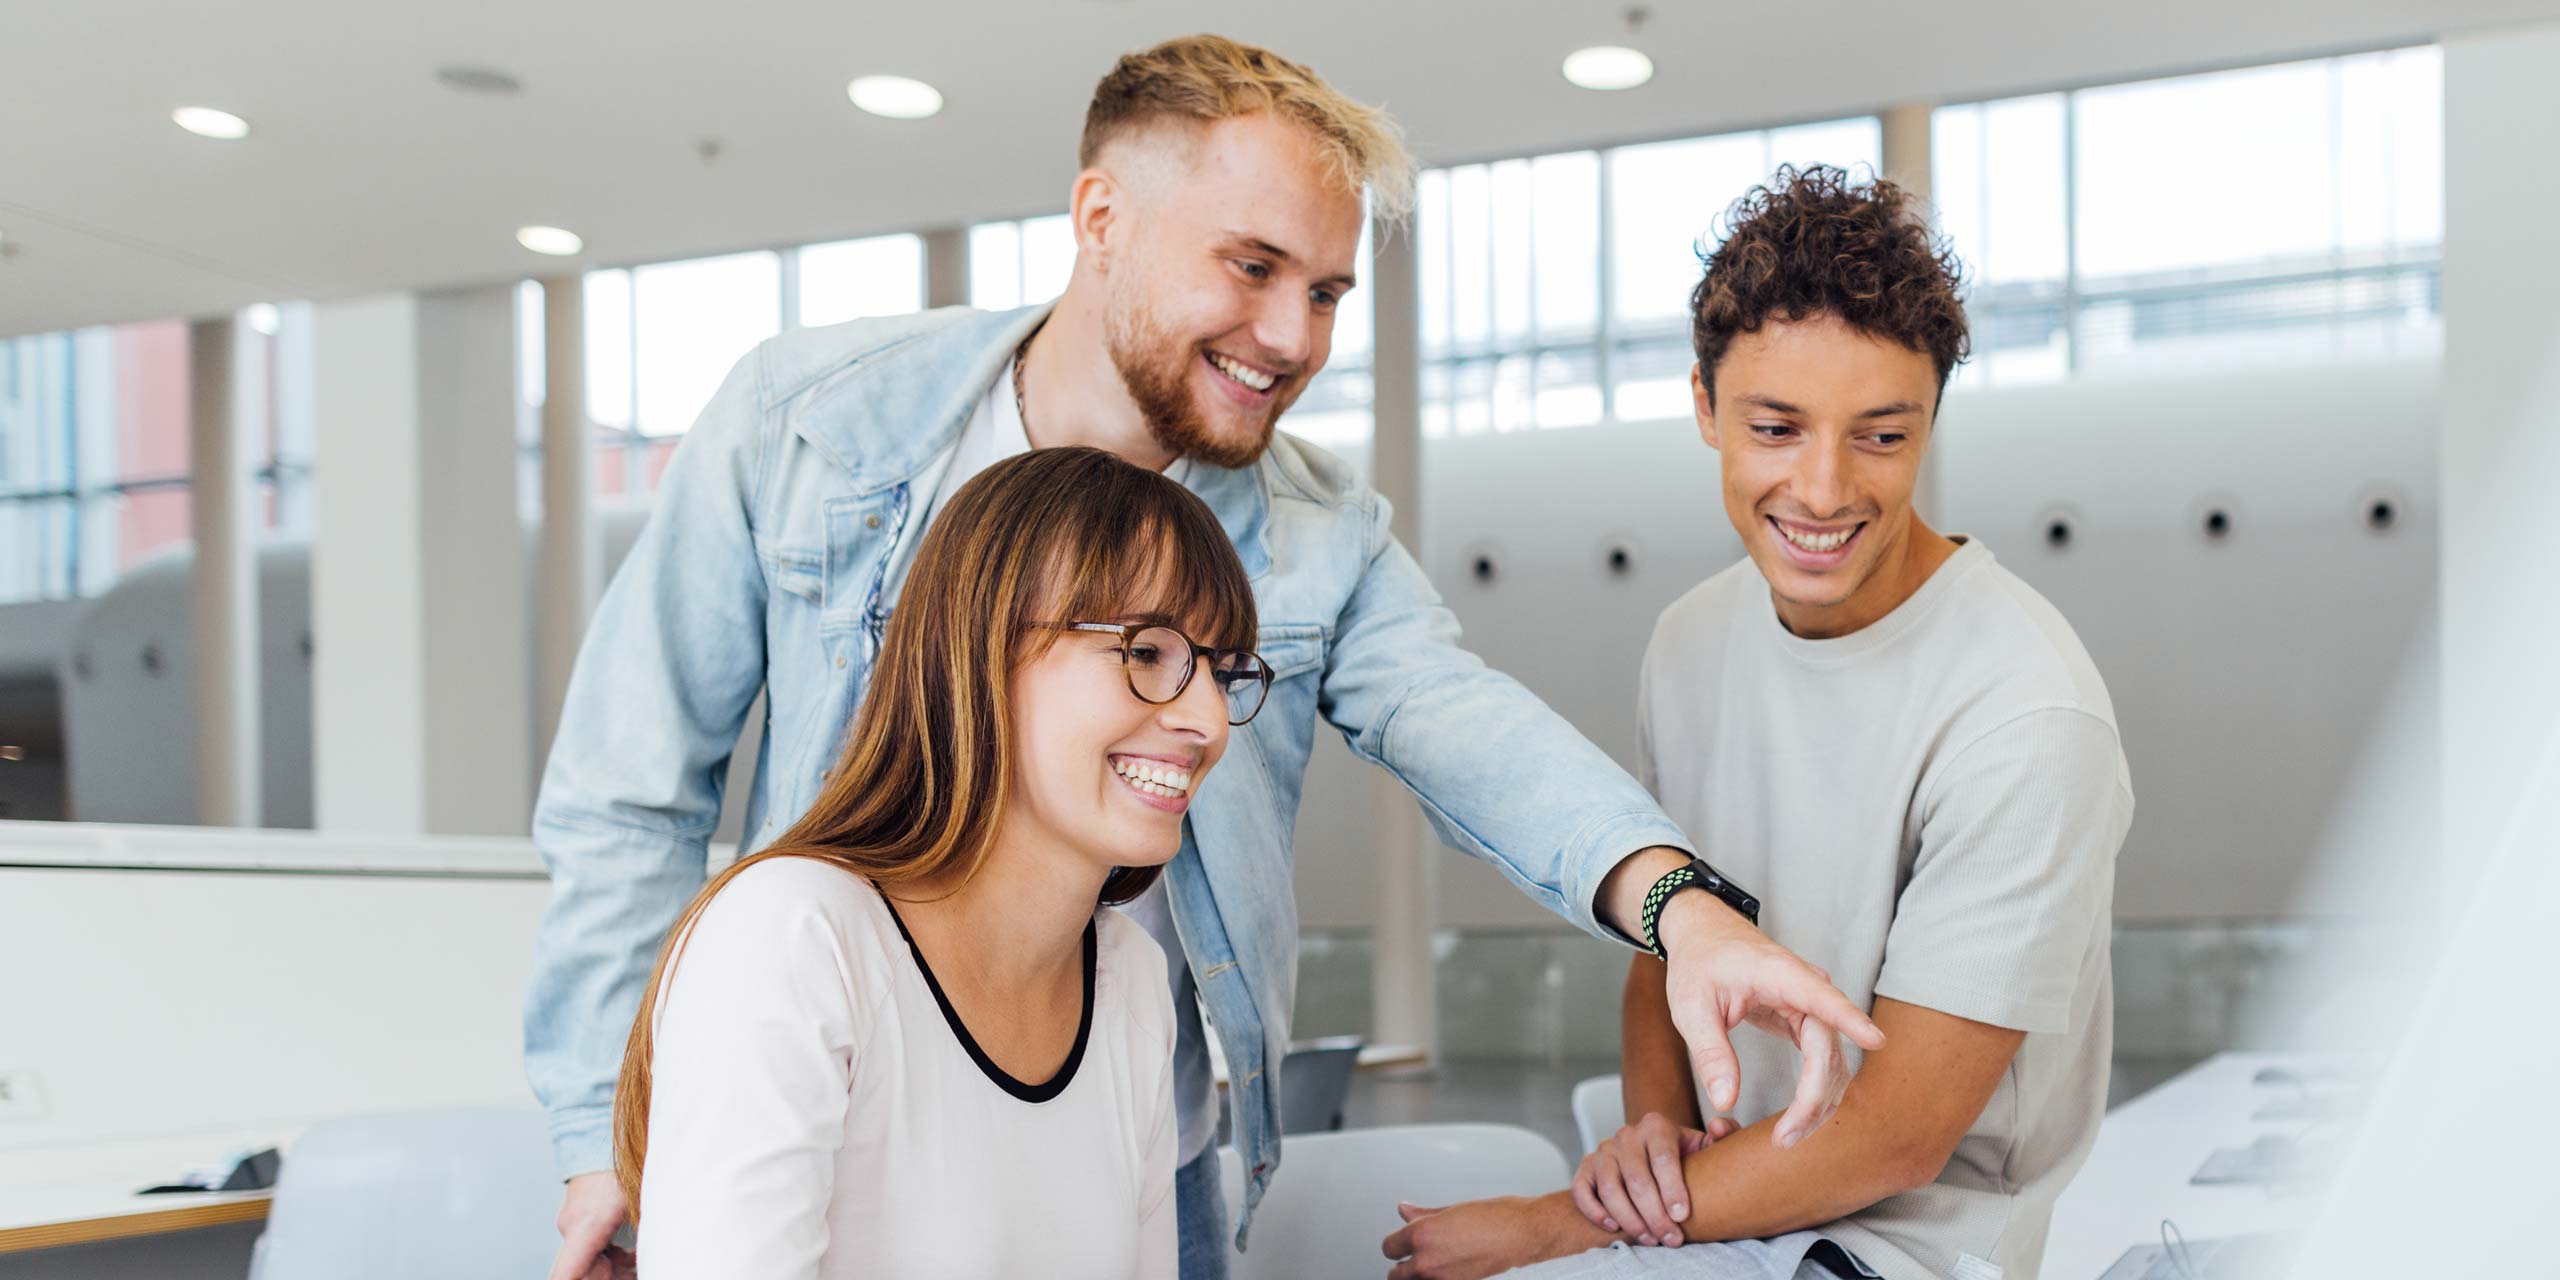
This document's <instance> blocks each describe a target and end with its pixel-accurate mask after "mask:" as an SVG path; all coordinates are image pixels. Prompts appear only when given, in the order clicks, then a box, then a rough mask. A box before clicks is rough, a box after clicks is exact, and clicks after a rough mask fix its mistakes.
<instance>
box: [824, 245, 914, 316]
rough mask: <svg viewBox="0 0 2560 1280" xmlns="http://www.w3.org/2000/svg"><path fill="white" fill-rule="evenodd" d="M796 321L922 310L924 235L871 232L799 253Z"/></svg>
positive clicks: (885, 314)
mask: <svg viewBox="0 0 2560 1280" xmlns="http://www.w3.org/2000/svg"><path fill="white" fill-rule="evenodd" d="M799 256H800V323H801V324H803V325H822V324H836V323H838V322H840V321H845V320H858V319H861V318H862V317H865V316H895V315H905V314H907V313H908V312H912V311H922V310H924V238H923V237H922V236H873V237H871V238H869V239H865V240H844V241H839V242H837V243H835V244H813V245H810V246H808V247H807V248H804V249H802V250H801V251H800V255H799Z"/></svg>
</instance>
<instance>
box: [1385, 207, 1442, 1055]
mask: <svg viewBox="0 0 2560 1280" xmlns="http://www.w3.org/2000/svg"><path fill="white" fill-rule="evenodd" d="M1374 239H1375V246H1376V252H1375V260H1374V261H1373V262H1372V263H1371V264H1370V270H1371V271H1372V272H1374V273H1375V275H1376V276H1377V279H1376V282H1375V284H1374V285H1373V287H1374V288H1375V289H1376V291H1377V292H1376V294H1375V295H1374V296H1375V299H1376V301H1375V303H1374V306H1375V309H1376V310H1375V314H1376V322H1375V325H1374V329H1375V333H1376V339H1375V348H1374V349H1375V351H1376V371H1377V401H1376V414H1375V423H1376V425H1375V426H1374V428H1373V434H1372V436H1371V440H1370V447H1369V472H1370V480H1371V483H1372V484H1374V485H1375V486H1376V487H1377V490H1378V492H1379V493H1380V494H1381V495H1383V496H1384V497H1385V498H1386V499H1387V501H1388V502H1389V503H1391V504H1393V506H1394V509H1395V522H1394V532H1395V536H1396V540H1397V541H1399V542H1402V543H1403V544H1404V545H1405V548H1406V549H1407V550H1409V551H1411V552H1413V554H1414V556H1415V557H1416V558H1417V559H1418V558H1420V557H1421V555H1422V309H1421V298H1422V285H1421V280H1420V277H1419V274H1418V270H1417V260H1416V257H1415V254H1414V244H1413V240H1414V236H1413V232H1412V230H1411V229H1410V228H1409V227H1408V228H1403V229H1394V230H1390V229H1388V228H1386V227H1383V226H1382V227H1379V228H1377V230H1376V234H1375V237H1374ZM1372 776H1373V777H1374V778H1375V779H1376V782H1375V784H1374V792H1373V796H1372V800H1371V808H1372V811H1373V812H1374V813H1375V814H1376V821H1377V831H1378V850H1377V874H1378V883H1377V903H1376V910H1377V914H1376V917H1375V925H1374V928H1373V931H1372V933H1371V935H1370V936H1371V939H1372V946H1373V949H1374V953H1375V959H1374V967H1373V968H1372V969H1371V970H1370V975H1369V991H1370V1005H1371V1009H1370V1029H1369V1038H1370V1039H1371V1040H1372V1041H1374V1042H1376V1043H1379V1044H1410V1045H1420V1046H1421V1047H1422V1048H1423V1049H1425V1050H1426V1051H1429V1052H1430V1053H1432V1054H1434V1055H1435V1056H1436V1055H1437V1054H1438V1052H1439V1047H1440V1007H1439V1000H1438V994H1437V992H1436V990H1435V988H1434V987H1433V985H1432V979H1433V973H1432V957H1431V934H1432V927H1433V924H1434V922H1435V921H1436V919H1437V918H1438V916H1439V910H1438V906H1439V903H1438V899H1439V894H1438V891H1437V881H1438V879H1439V877H1438V875H1437V874H1436V864H1437V863H1438V858H1437V857H1436V856H1434V855H1435V853H1436V848H1437V841H1436V840H1435V839H1434V837H1433V835H1432V832H1431V829H1430V827H1429V826H1428V824H1427V823H1426V822H1425V820H1424V819H1423V817H1422V811H1421V809H1420V808H1419V807H1417V806H1416V805H1415V804H1414V801H1413V797H1412V796H1410V795H1408V794H1406V792H1405V789H1404V787H1403V786H1402V785H1401V784H1399V783H1397V782H1396V781H1395V780H1394V779H1393V778H1391V777H1388V776H1387V775H1386V774H1385V773H1384V772H1376V773H1373V775H1372Z"/></svg>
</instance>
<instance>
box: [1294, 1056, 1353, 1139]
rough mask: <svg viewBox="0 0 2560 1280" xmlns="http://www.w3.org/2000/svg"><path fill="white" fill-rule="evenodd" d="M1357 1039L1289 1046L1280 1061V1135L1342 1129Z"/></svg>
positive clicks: (1349, 1093) (1349, 1092)
mask: <svg viewBox="0 0 2560 1280" xmlns="http://www.w3.org/2000/svg"><path fill="white" fill-rule="evenodd" d="M1359 1065H1360V1037H1358V1036H1333V1037H1330V1038H1328V1039H1323V1040H1309V1041H1307V1042H1305V1043H1303V1044H1297V1045H1292V1046H1290V1048H1289V1054H1288V1056H1287V1057H1285V1058H1282V1059H1281V1060H1280V1132H1282V1133H1327V1132H1331V1131H1332V1130H1335V1129H1339V1128H1341V1127H1342V1107H1343V1103H1344V1102H1345V1101H1347V1100H1348V1099H1349V1098H1350V1097H1351V1073H1352V1071H1353V1070H1354V1069H1355V1068H1357V1067H1358V1066H1359Z"/></svg>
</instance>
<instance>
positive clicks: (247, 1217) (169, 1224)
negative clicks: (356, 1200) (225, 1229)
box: [0, 1195, 275, 1254]
mask: <svg viewBox="0 0 2560 1280" xmlns="http://www.w3.org/2000/svg"><path fill="white" fill-rule="evenodd" d="M274 1198H275V1197H274V1196H272V1195H249V1196H243V1197H242V1198H240V1199H237V1200H224V1201H221V1202H219V1203H215V1204H191V1205H180V1206H177V1207H175V1208H169V1209H149V1210H144V1211H142V1212H139V1213H119V1214H111V1215H108V1216H106V1217H100V1218H75V1219H73V1220H71V1221H69V1222H45V1223H39V1224H37V1225H35V1226H32V1227H0V1254H8V1253H25V1252H27V1251H29V1250H33V1249H58V1248H61V1247H62V1246H64V1245H72V1244H95V1243H97V1242H99V1241H104V1240H131V1239H135V1238H138V1237H141V1236H157V1235H167V1234H168V1233H170V1232H173V1231H193V1230H196V1229H197V1228H199V1227H219V1226H226V1225H229V1224H231V1223H235V1222H263V1221H265V1220H266V1217H267V1207H268V1205H269V1203H270V1202H271V1201H273V1200H274Z"/></svg>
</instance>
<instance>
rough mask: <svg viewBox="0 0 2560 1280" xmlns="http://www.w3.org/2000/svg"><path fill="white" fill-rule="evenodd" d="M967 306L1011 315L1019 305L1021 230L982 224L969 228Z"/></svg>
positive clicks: (1010, 225)
mask: <svg viewBox="0 0 2560 1280" xmlns="http://www.w3.org/2000/svg"><path fill="white" fill-rule="evenodd" d="M969 305H970V306H973V307H976V308H978V309H979V310H981V311H1011V310H1013V309H1014V308H1015V307H1018V306H1021V305H1022V226H1021V224H1020V223H1014V222H982V223H979V224H978V225H976V226H974V227H971V228H969Z"/></svg>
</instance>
